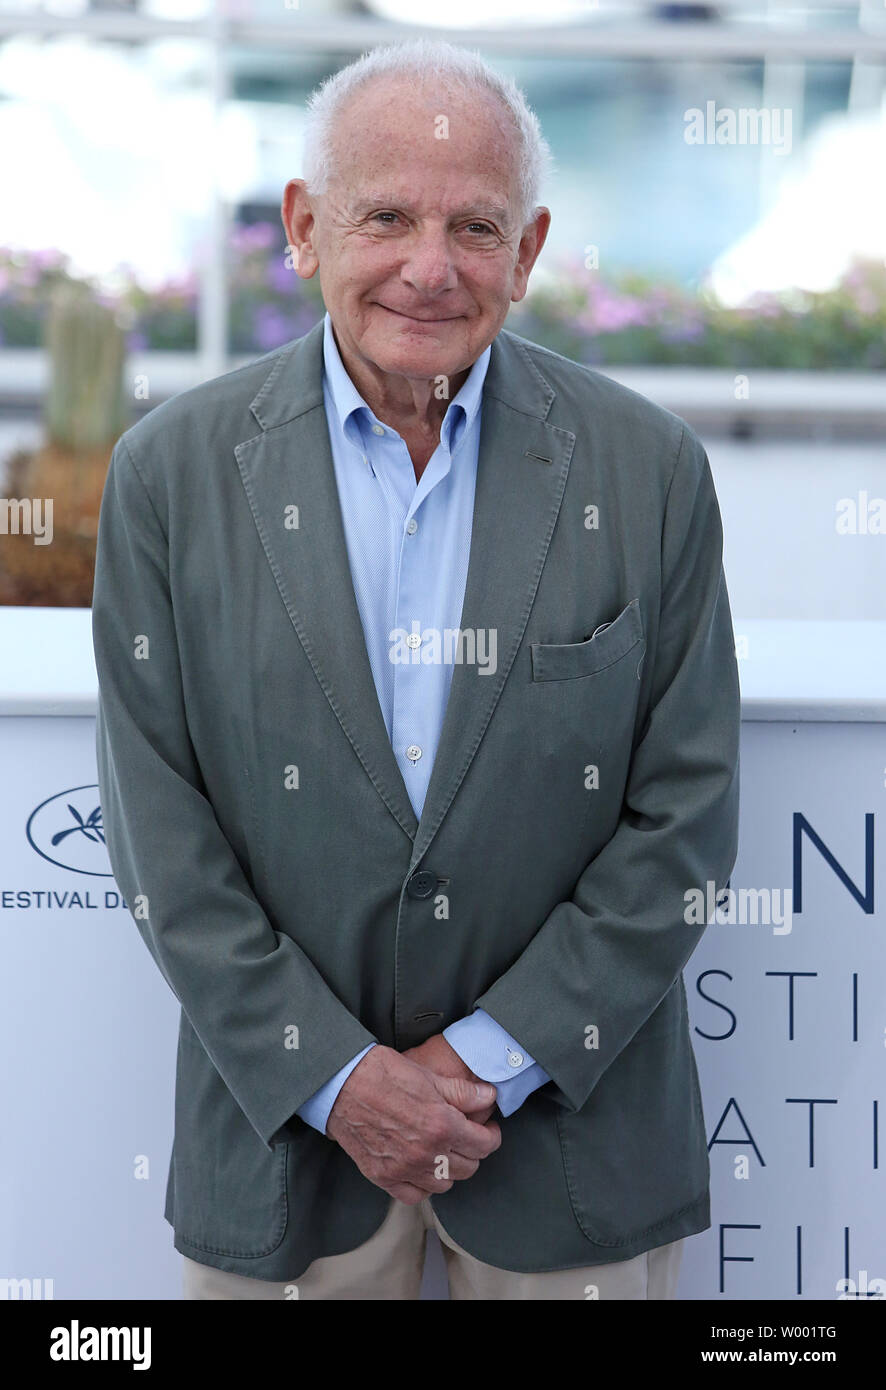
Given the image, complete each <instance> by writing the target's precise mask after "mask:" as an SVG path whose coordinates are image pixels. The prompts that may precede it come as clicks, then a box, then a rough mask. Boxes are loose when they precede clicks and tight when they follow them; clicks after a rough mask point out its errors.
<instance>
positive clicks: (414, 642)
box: [406, 632, 421, 649]
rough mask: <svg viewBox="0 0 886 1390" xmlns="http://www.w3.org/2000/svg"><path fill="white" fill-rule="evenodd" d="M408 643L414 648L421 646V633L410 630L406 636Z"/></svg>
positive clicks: (408, 645)
mask: <svg viewBox="0 0 886 1390" xmlns="http://www.w3.org/2000/svg"><path fill="white" fill-rule="evenodd" d="M406 645H407V647H412V648H413V649H414V648H415V647H420V646H421V637H420V636H419V634H418V633H417V632H410V634H409V636H408V637H407V638H406Z"/></svg>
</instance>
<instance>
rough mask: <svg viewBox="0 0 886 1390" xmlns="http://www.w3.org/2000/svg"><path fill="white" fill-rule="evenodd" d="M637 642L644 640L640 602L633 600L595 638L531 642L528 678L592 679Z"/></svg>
mask: <svg viewBox="0 0 886 1390" xmlns="http://www.w3.org/2000/svg"><path fill="white" fill-rule="evenodd" d="M641 642H645V638H644V635H643V619H642V617H641V616H640V600H639V599H637V598H634V599H631V601H630V603H629V604H628V605H627V607H626V608H623V609H622V611H621V612H620V613H619V615H618V617H617V618H614V619H613V620H612V622H610V623H608V624H607V625H606V627H605V628H603V630H602V631H601V632H598V633H597V635H596V637H589V638H588V639H587V640H586V641H584V642H566V643H562V642H556V643H548V642H531V643H530V645H529V650H530V653H531V657H532V679H533V680H534V681H565V680H575V679H577V678H579V677H581V676H594V675H596V674H597V673H598V672H599V671H605V670H606V669H607V668H608V667H610V666H614V665H615V663H616V662H618V661H621V660H622V658H623V657H625V656H627V654H628V652H630V651H633V650H634V648H635V647H637V646H638V645H639V643H641Z"/></svg>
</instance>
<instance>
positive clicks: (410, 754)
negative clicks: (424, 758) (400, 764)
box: [406, 743, 421, 763]
mask: <svg viewBox="0 0 886 1390" xmlns="http://www.w3.org/2000/svg"><path fill="white" fill-rule="evenodd" d="M406 756H407V758H408V759H409V761H410V762H411V763H417V762H418V760H419V758H420V757H421V749H420V748H419V746H418V744H417V743H410V745H409V747H408V748H407V749H406Z"/></svg>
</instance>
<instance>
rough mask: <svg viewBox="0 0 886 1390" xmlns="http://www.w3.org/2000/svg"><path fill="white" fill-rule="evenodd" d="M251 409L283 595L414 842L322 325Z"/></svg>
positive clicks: (240, 451)
mask: <svg viewBox="0 0 886 1390" xmlns="http://www.w3.org/2000/svg"><path fill="white" fill-rule="evenodd" d="M250 409H251V411H252V413H253V415H254V416H255V418H256V419H257V420H258V422H259V424H260V425H261V427H262V433H261V434H260V435H257V436H256V437H255V438H253V439H247V440H245V441H244V442H243V443H242V444H238V445H237V447H236V449H235V450H234V453H235V454H236V457H237V464H238V466H239V469H240V476H241V478H242V480H243V486H244V487H245V489H246V495H247V497H248V498H249V505H250V507H251V508H252V515H253V517H254V519H255V524H256V527H257V528H258V533H259V536H260V537H261V542H262V545H263V546H264V550H265V555H266V556H267V559H268V563H269V565H270V566H271V570H272V571H273V574H274V579H275V580H276V583H277V588H278V589H279V591H280V597H281V598H282V599H283V602H284V604H285V605H286V611H287V613H288V614H289V618H290V621H291V623H292V626H293V627H294V628H295V631H296V633H297V635H298V639H299V641H300V642H301V644H302V646H303V648H304V651H305V655H306V656H307V658H308V660H309V661H310V663H311V666H312V667H313V670H314V674H315V676H316V677H317V680H318V681H319V682H320V685H321V687H322V689H323V693H324V694H325V696H326V698H327V700H328V701H329V703H330V705H331V706H332V709H333V711H334V713H335V716H336V718H337V719H338V721H339V723H340V724H341V727H342V729H343V730H344V732H345V734H346V735H347V737H348V739H349V740H350V742H351V745H352V746H353V749H354V752H355V753H356V754H357V757H358V758H359V759H360V762H361V763H362V764H363V767H364V769H365V770H366V773H367V776H368V777H369V778H370V779H371V781H372V784H373V786H374V787H375V789H376V791H377V792H378V794H379V796H380V797H381V799H382V801H383V802H384V803H385V805H386V806H387V808H388V810H389V811H390V812H391V815H392V816H394V818H395V819H396V820H397V821H398V823H399V824H400V825H401V826H402V828H403V830H404V832H405V833H406V834H407V835H408V836H409V838H410V840H411V839H413V838H414V836H415V832H416V828H417V825H418V822H417V820H416V817H415V812H414V810H413V809H412V803H411V802H410V800H409V794H408V792H407V790H406V786H405V783H404V781H403V777H402V774H401V772H400V769H399V767H398V766H397V760H396V758H395V757H394V752H393V749H392V748H391V744H390V741H389V739H388V732H387V729H386V728H385V721H384V718H383V716H382V712H381V706H380V705H379V703H378V695H377V693H376V689H375V681H374V679H373V675H372V667H371V666H370V664H369V654H368V652H367V650H366V641H365V639H364V636H363V624H362V623H361V621H360V611H359V609H358V608H357V599H356V597H355V595H354V585H353V581H352V580H351V569H350V563H349V561H348V551H347V544H346V541H345V533H344V525H343V522H342V516H341V507H340V505H339V500H338V487H337V484H336V481H335V469H334V466H333V462H332V449H331V446H330V443H329V430H328V427H327V424H326V411H325V409H324V406H323V323H322V321H321V322H320V323H319V324H316V325H315V326H314V327H313V328H312V329H311V330H310V332H309V333H308V334H307V335H306V336H305V337H304V338H300V339H299V340H298V341H297V342H296V343H295V344H294V346H293V348H292V350H291V351H290V352H286V353H283V354H282V355H281V356H280V357H279V358H278V360H277V362H276V364H275V366H274V369H273V371H272V372H271V374H270V376H269V377H268V378H267V380H266V381H265V383H264V385H263V386H262V389H261V390H260V391H259V393H258V395H257V396H256V397H255V400H254V401H253V402H252V404H251V406H250ZM293 507H297V508H298V515H297V522H298V524H297V527H293V525H292V522H293V520H294V519H295V518H294V514H293V513H292V511H291V509H292V508H293ZM287 509H289V510H287ZM287 518H288V519H289V522H290V525H289V526H287Z"/></svg>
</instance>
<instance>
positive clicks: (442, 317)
mask: <svg viewBox="0 0 886 1390" xmlns="http://www.w3.org/2000/svg"><path fill="white" fill-rule="evenodd" d="M517 195H518V188H517V170H516V168H515V156H514V139H513V135H512V133H511V131H510V127H509V125H508V122H507V116H506V113H505V112H504V111H503V109H502V108H501V107H500V106H499V104H498V103H497V102H496V101H494V100H493V99H491V98H487V97H485V96H474V95H472V96H470V97H469V98H466V99H456V98H455V97H454V96H453V97H450V96H448V95H446V92H445V89H435V90H434V91H433V92H432V93H423V92H421V91H419V92H418V93H416V92H413V91H410V90H409V88H408V86H407V85H405V84H404V83H403V81H402V80H401V79H394V80H391V79H379V80H378V81H376V82H373V83H371V84H368V85H367V86H366V87H365V88H364V89H362V90H360V91H358V92H357V93H355V95H354V97H353V98H352V99H351V100H350V102H349V103H348V105H347V106H346V107H345V108H344V110H343V112H342V113H341V115H340V117H339V120H338V122H337V124H336V128H335V160H334V162H333V167H332V169H331V171H330V179H329V183H328V185H327V191H326V193H325V194H323V195H321V196H319V197H310V196H309V195H307V194H306V193H305V191H304V186H303V184H302V181H301V180H293V181H291V183H290V184H289V185H287V190H286V195H285V199H284V224H285V225H286V230H287V235H288V237H289V240H290V242H291V244H292V245H294V246H297V247H299V251H300V255H299V273H300V274H302V275H304V276H306V277H309V276H310V275H312V274H313V273H314V270H315V269H319V274H320V283H321V286H322V290H323V298H324V300H325V302H326V306H327V308H328V310H329V313H330V316H331V318H332V321H333V323H334V325H335V329H336V336H337V338H338V340H339V346H340V347H341V348H342V351H343V354H344V355H345V358H346V360H347V358H348V357H352V358H353V357H356V358H357V359H359V360H360V361H361V362H362V363H364V364H366V366H368V367H369V368H370V370H374V371H375V372H378V371H381V372H384V373H397V374H399V375H403V376H407V377H413V378H421V379H424V380H427V379H428V378H431V377H435V376H441V375H442V376H447V377H451V376H454V375H455V374H456V373H458V372H460V371H463V370H465V369H467V368H468V367H469V366H470V365H471V363H472V362H474V361H476V359H477V357H479V355H480V353H481V352H483V351H484V349H485V348H486V347H487V346H488V345H489V344H490V343H491V342H492V340H493V338H494V337H495V335H496V334H497V333H498V331H499V329H500V328H501V326H502V324H503V323H504V320H505V317H506V315H507V312H508V306H509V304H510V303H511V301H512V300H519V299H522V298H523V295H524V294H525V292H526V283H527V280H528V275H529V271H530V269H531V268H532V265H533V264H534V262H535V259H536V256H537V255H538V252H539V251H540V250H541V246H542V244H543V242H544V238H545V235H546V233H547V227H548V223H549V220H550V218H549V214H548V213H547V210H546V209H545V210H543V211H542V213H541V215H540V216H539V218H538V220H537V221H536V222H535V223H534V224H533V225H532V226H531V227H530V229H529V230H528V232H527V233H526V234H525V235H523V229H522V227H521V226H520V225H519V212H518V206H517Z"/></svg>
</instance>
